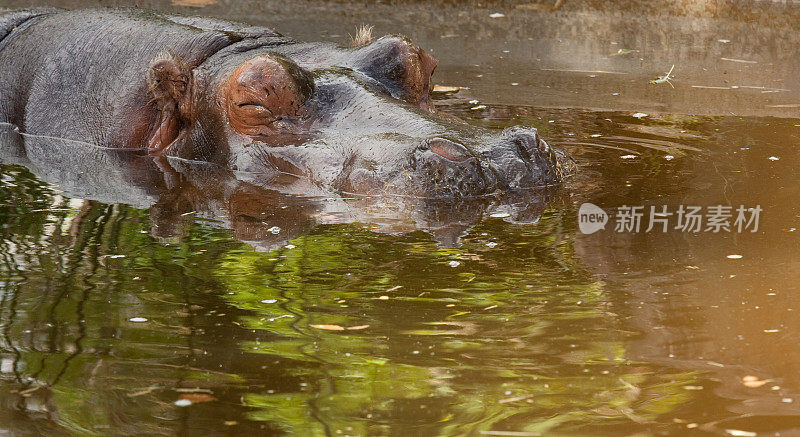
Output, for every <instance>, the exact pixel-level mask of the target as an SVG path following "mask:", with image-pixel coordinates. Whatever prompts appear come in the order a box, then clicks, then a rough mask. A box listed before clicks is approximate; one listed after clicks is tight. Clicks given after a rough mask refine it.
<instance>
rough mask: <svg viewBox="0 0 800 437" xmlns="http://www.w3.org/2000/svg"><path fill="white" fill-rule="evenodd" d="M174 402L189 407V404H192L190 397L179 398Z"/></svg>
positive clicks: (177, 405)
mask: <svg viewBox="0 0 800 437" xmlns="http://www.w3.org/2000/svg"><path fill="white" fill-rule="evenodd" d="M173 404H175V406H176V407H188V406H189V405H192V401H190V400H189V399H178V400H177V401H175V402H173Z"/></svg>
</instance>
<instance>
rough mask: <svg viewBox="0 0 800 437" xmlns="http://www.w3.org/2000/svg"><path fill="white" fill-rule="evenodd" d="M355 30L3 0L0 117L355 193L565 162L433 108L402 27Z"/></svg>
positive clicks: (519, 187) (465, 182)
mask: <svg viewBox="0 0 800 437" xmlns="http://www.w3.org/2000/svg"><path fill="white" fill-rule="evenodd" d="M360 39H362V41H359V42H358V43H357V44H355V45H354V46H351V47H340V46H337V45H335V44H331V43H304V42H299V41H296V40H293V39H291V38H288V37H285V36H283V35H281V34H279V33H277V32H275V31H273V30H271V29H268V28H264V27H255V26H249V25H246V24H241V23H235V22H230V21H224V20H217V19H210V18H201V17H187V16H180V15H173V14H166V13H157V12H152V11H146V10H139V9H92V10H72V11H69V10H60V9H49V8H48V9H34V10H25V11H15V12H9V13H6V14H4V15H0V65H2V66H3V67H2V70H1V71H0V122H2V123H8V124H11V125H14V126H16V128H17V129H18V130H19V132H21V133H23V134H24V135H27V136H36V137H39V138H59V139H66V140H70V141H72V142H78V143H83V144H85V145H86V146H87V147H101V148H113V149H130V150H136V151H141V153H143V154H146V155H149V156H153V157H162V158H163V157H168V158H169V160H167V161H166V162H170V161H171V162H175V160H181V161H202V162H207V163H213V164H216V165H219V166H220V167H224V168H227V169H229V170H230V171H232V172H234V174H235V175H236V178H237V179H240V180H243V181H247V182H248V183H252V184H258V185H262V186H270V187H274V186H276V185H285V186H292V184H293V183H294V182H295V181H297V180H303V181H305V183H306V185H302V186H307V185H308V183H310V184H311V185H313V186H315V187H318V188H322V189H324V190H329V191H331V192H336V193H349V194H356V195H399V196H413V197H420V198H471V197H480V196H487V195H494V194H497V193H508V192H515V191H523V190H528V189H535V188H539V187H551V186H557V185H559V184H561V183H562V182H563V181H564V180H565V179H566V178H567V177H568V176H569V174H570V173H571V172H572V171H573V166H572V164H571V163H572V161H571V158H569V156H568V155H567V154H566V153H565V152H563V151H560V150H558V149H555V148H552V147H550V146H549V145H548V144H547V143H546V142H545V141H544V140H543V139H542V138H540V136H539V134H538V133H537V131H536V129H534V128H530V127H521V126H520V127H512V128H508V129H505V130H503V131H493V130H488V129H483V128H478V127H475V126H471V125H469V124H467V123H465V122H463V121H461V120H459V119H456V118H455V117H452V116H446V115H442V114H440V113H438V112H437V111H436V109H435V106H434V103H433V102H432V100H431V91H432V88H433V84H432V79H431V78H432V75H433V72H434V70H435V69H436V65H437V61H436V59H435V58H434V57H433V56H431V54H429V53H428V52H426V51H425V50H423V49H422V48H420V47H419V46H418V45H416V44H414V43H413V42H411V41H410V40H408V39H407V38H405V37H402V36H396V35H390V36H384V37H381V38H378V39H375V40H372V39H371V38H360ZM161 162H163V160H162V161H161ZM96 165H98V166H102V165H103V163H102V162H97V163H96Z"/></svg>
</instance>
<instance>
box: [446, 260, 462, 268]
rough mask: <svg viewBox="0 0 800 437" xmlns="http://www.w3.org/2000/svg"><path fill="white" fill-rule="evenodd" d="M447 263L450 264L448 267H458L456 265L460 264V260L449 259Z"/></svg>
mask: <svg viewBox="0 0 800 437" xmlns="http://www.w3.org/2000/svg"><path fill="white" fill-rule="evenodd" d="M447 265H448V266H450V267H453V268H455V267H458V266H460V265H461V261H455V260H453V261H450V262H449V263H447Z"/></svg>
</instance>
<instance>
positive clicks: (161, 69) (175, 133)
mask: <svg viewBox="0 0 800 437" xmlns="http://www.w3.org/2000/svg"><path fill="white" fill-rule="evenodd" d="M147 92H148V94H149V96H150V103H151V104H153V105H155V107H156V110H157V111H158V116H157V120H156V123H155V126H154V127H153V130H152V135H151V136H150V139H149V141H148V144H147V148H148V149H149V150H150V151H160V150H163V149H164V148H165V147H167V146H169V145H170V144H172V143H173V142H174V141H175V140H176V139H177V138H178V137H179V136H180V134H181V131H182V130H183V128H184V127H185V126H187V125H189V124H190V115H191V101H192V100H191V96H192V70H191V68H190V67H189V66H188V65H187V64H186V63H185V62H184V61H183V60H181V59H180V58H177V57H175V56H172V55H169V54H166V53H164V54H161V55H159V56H157V57H156V58H155V59H153V61H152V62H150V68H149V69H148V71H147Z"/></svg>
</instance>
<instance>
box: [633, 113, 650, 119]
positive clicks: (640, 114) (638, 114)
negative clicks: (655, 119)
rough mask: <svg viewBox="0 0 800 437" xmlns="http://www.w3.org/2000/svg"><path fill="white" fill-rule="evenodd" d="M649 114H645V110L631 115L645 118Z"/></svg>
mask: <svg viewBox="0 0 800 437" xmlns="http://www.w3.org/2000/svg"><path fill="white" fill-rule="evenodd" d="M647 116H648V115H647V114H645V113H644V112H635V113H634V114H633V115H631V117H633V118H638V119H642V118H645V117H647Z"/></svg>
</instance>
